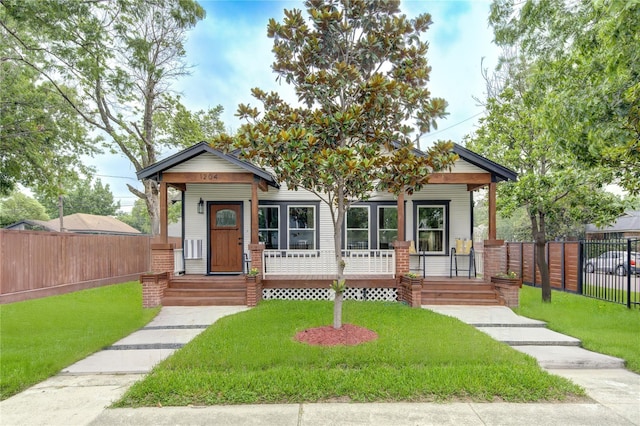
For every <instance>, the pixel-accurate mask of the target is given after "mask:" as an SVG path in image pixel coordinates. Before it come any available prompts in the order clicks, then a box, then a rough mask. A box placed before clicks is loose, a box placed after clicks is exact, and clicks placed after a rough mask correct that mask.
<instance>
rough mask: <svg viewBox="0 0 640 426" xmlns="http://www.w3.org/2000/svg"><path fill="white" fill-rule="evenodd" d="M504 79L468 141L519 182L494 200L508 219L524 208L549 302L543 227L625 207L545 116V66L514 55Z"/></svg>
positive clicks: (605, 177) (602, 217)
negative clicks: (581, 165)
mask: <svg viewBox="0 0 640 426" xmlns="http://www.w3.org/2000/svg"><path fill="white" fill-rule="evenodd" d="M513 59H515V60H513ZM545 77H547V78H545ZM503 84H504V86H503V88H502V90H501V92H500V93H499V95H498V96H497V97H495V98H489V99H488V100H487V102H486V105H485V107H486V111H487V116H486V117H484V118H483V119H481V120H480V127H479V128H478V130H477V131H476V133H475V135H473V136H471V138H470V139H468V140H467V145H468V146H469V148H470V149H472V150H474V151H476V152H478V153H480V154H482V155H485V156H487V157H488V158H490V159H492V160H494V161H497V162H499V163H500V164H504V165H505V166H507V167H510V168H512V169H513V170H514V171H516V172H518V181H517V182H508V183H504V184H502V185H501V187H500V189H499V198H498V205H499V208H500V209H501V210H502V212H503V213H504V214H505V215H507V216H509V215H510V214H511V213H513V212H514V211H515V210H516V209H517V208H519V207H521V206H524V207H525V208H526V210H527V214H528V216H529V219H530V223H531V234H532V236H533V239H534V242H535V250H536V263H537V266H538V270H539V271H540V276H541V279H542V299H543V301H545V302H550V301H551V285H550V279H549V268H548V263H547V260H546V258H545V245H546V242H547V239H548V235H549V224H552V223H555V224H558V223H561V221H563V220H570V221H571V223H576V222H581V223H588V222H603V221H611V220H614V219H615V217H617V216H618V215H619V214H620V213H621V212H622V211H623V209H624V206H623V205H622V203H620V202H619V200H618V199H617V198H616V197H615V196H613V194H609V193H606V192H605V191H603V190H602V188H603V186H604V185H605V184H606V183H608V182H609V179H610V176H609V174H608V173H606V170H603V169H602V168H598V167H592V168H584V167H580V162H579V161H578V158H577V156H576V155H575V153H574V152H572V151H571V150H570V149H567V144H564V143H561V142H559V141H560V140H562V139H565V138H567V137H568V133H569V134H570V132H569V131H568V130H567V129H566V128H564V127H563V126H561V125H559V124H558V122H557V121H555V120H553V117H554V115H553V114H550V111H549V109H550V108H551V107H552V106H551V102H549V99H548V97H549V96H552V95H553V92H552V91H550V90H549V86H552V85H553V84H554V79H553V76H550V75H549V74H547V73H546V63H545V62H544V61H543V62H537V61H535V60H534V59H532V58H528V57H524V56H522V55H519V56H517V57H516V58H512V63H511V65H510V68H509V75H508V78H507V79H506V81H504V83H503Z"/></svg>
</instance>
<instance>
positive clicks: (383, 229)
mask: <svg viewBox="0 0 640 426" xmlns="http://www.w3.org/2000/svg"><path fill="white" fill-rule="evenodd" d="M382 209H394V210H395V211H396V220H397V215H398V206H378V223H376V224H375V227H376V232H377V233H378V235H377V240H378V250H380V231H396V233H397V232H398V228H392V229H389V228H379V226H380V223H379V222H380V217H381V215H380V210H382ZM397 238H398V236H397V235H396V239H397Z"/></svg>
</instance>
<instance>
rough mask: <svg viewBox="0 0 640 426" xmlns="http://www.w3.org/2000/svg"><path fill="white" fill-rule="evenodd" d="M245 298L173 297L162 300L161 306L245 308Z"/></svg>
mask: <svg viewBox="0 0 640 426" xmlns="http://www.w3.org/2000/svg"><path fill="white" fill-rule="evenodd" d="M246 305H247V298H246V297H173V296H169V297H167V296H165V297H163V298H162V306H246Z"/></svg>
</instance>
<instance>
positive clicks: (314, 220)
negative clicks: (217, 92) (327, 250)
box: [287, 204, 318, 250]
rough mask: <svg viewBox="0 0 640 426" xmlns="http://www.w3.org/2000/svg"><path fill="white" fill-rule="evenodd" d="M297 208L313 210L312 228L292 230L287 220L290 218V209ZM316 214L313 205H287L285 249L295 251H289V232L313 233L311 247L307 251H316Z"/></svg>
mask: <svg viewBox="0 0 640 426" xmlns="http://www.w3.org/2000/svg"><path fill="white" fill-rule="evenodd" d="M299 207H304V208H311V209H313V221H312V222H313V223H312V225H313V227H312V228H292V227H291V226H290V223H291V221H290V220H289V218H290V217H291V216H290V215H291V209H295V208H299ZM317 214H318V211H317V209H316V206H314V205H313V204H287V249H288V250H295V249H291V248H289V247H291V241H290V239H291V231H313V234H312V235H313V247H311V248H309V249H308V250H316V249H317V247H318V242H317V241H316V221H317V218H318V216H316V215H317Z"/></svg>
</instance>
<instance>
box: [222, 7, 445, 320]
mask: <svg viewBox="0 0 640 426" xmlns="http://www.w3.org/2000/svg"><path fill="white" fill-rule="evenodd" d="M305 6H306V8H307V13H308V16H309V20H308V21H307V20H305V18H304V17H303V14H302V12H301V11H300V10H297V9H294V10H285V19H284V22H283V23H278V22H276V21H275V20H274V19H271V20H269V25H268V29H267V33H268V36H269V37H271V38H273V39H274V44H273V52H274V54H275V62H274V63H273V65H272V68H273V70H274V72H275V73H276V74H277V76H278V77H277V78H278V80H281V81H284V82H286V83H288V84H291V85H292V86H293V87H294V88H295V90H296V94H297V97H298V100H299V102H300V104H301V105H303V106H292V105H289V104H288V103H287V102H285V101H283V100H282V99H281V98H280V97H279V95H278V94H277V93H265V92H264V91H262V90H260V89H258V88H255V89H253V90H252V94H253V96H254V97H255V98H256V99H257V100H258V101H259V102H260V103H261V104H262V109H263V111H262V116H260V115H261V112H260V111H259V110H258V109H257V108H252V107H250V106H248V105H240V106H239V107H238V113H237V115H238V116H239V117H240V118H241V119H244V120H246V121H247V123H246V124H244V125H243V126H242V127H241V128H240V129H239V131H238V134H237V135H236V137H235V138H234V139H232V138H231V137H229V136H226V135H225V136H221V137H219V138H217V140H216V146H220V147H223V148H226V149H230V148H231V147H239V148H241V149H242V153H243V156H244V157H245V158H248V159H249V160H251V161H254V162H256V163H257V164H260V165H262V166H264V167H269V168H270V169H272V170H273V171H274V172H275V174H276V175H277V177H278V178H279V179H280V180H281V181H282V182H284V183H285V184H286V186H287V187H288V188H289V189H298V188H304V189H306V190H308V191H311V192H312V193H314V194H316V195H317V196H318V197H319V198H320V199H321V200H322V201H323V202H325V203H326V204H327V205H328V206H329V210H330V212H331V218H332V222H333V226H334V251H335V260H336V267H337V279H336V280H335V282H334V285H333V289H334V290H335V303H334V318H333V326H334V328H340V327H341V326H342V297H343V294H342V293H343V291H344V288H345V280H344V268H345V263H344V261H343V259H342V252H341V248H342V229H343V224H344V221H345V214H346V212H347V210H348V209H349V207H350V206H351V204H352V203H354V202H355V201H358V200H364V199H367V198H368V197H369V196H370V194H371V193H372V192H373V191H374V190H375V189H380V190H388V191H390V192H392V193H395V194H399V193H401V192H403V191H406V192H408V193H412V192H413V191H414V190H417V189H419V188H420V187H421V186H422V185H424V184H425V183H426V182H427V180H428V176H429V173H430V172H431V171H434V170H440V169H441V168H443V167H445V166H447V165H449V164H451V163H452V162H453V161H454V160H455V158H456V156H455V154H453V153H452V152H451V150H450V149H451V145H450V144H449V143H445V142H439V143H436V144H435V145H434V147H432V148H431V149H430V150H429V151H428V152H427V154H426V155H424V156H423V155H419V154H416V152H415V151H413V147H414V146H415V145H414V143H415V142H417V140H418V138H417V137H416V138H415V139H412V138H411V132H412V131H413V130H414V128H413V127H411V126H410V124H415V126H416V128H417V131H418V134H422V133H424V132H427V131H429V130H430V129H431V128H432V127H435V120H436V119H437V118H441V117H443V116H444V115H445V106H446V103H445V101H444V100H443V99H439V98H432V97H431V95H430V93H429V91H428V89H427V87H426V84H427V81H428V79H429V71H430V67H429V66H428V65H427V60H426V57H425V55H426V53H427V43H426V42H424V41H421V40H420V35H421V34H423V33H424V32H425V31H426V30H427V29H428V28H429V26H430V25H431V18H430V16H429V15H428V14H423V15H420V16H418V17H417V18H415V19H408V18H407V17H406V16H404V15H400V14H399V1H348V2H347V1H338V0H326V1H324V0H312V1H306V2H305Z"/></svg>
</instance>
